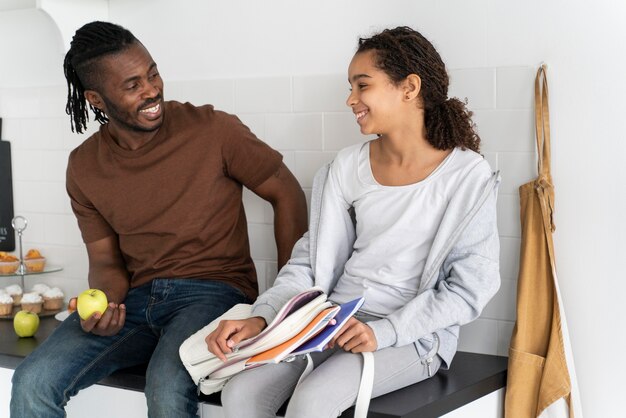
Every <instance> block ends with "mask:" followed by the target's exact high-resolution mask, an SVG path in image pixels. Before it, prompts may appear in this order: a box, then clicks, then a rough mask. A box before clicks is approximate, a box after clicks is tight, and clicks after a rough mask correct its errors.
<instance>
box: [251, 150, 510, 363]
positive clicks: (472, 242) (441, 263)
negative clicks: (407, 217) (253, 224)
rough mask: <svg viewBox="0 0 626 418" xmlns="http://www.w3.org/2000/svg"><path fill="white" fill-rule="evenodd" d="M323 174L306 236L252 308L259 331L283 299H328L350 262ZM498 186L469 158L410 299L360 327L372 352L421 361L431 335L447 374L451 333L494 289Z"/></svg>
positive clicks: (351, 237) (342, 215) (348, 221)
mask: <svg viewBox="0 0 626 418" xmlns="http://www.w3.org/2000/svg"><path fill="white" fill-rule="evenodd" d="M463 152H472V151H463ZM477 157H478V156H477ZM330 170H333V166H332V163H330V164H327V165H325V166H324V167H322V168H321V169H320V170H319V171H318V172H317V174H316V175H315V178H314V181H313V191H312V195H311V217H310V218H311V219H310V222H309V231H308V232H307V233H305V234H304V236H303V237H302V238H301V239H300V240H298V242H297V243H296V244H295V246H294V249H293V251H292V254H291V259H290V260H289V262H288V263H287V264H286V265H285V266H284V267H283V268H282V269H281V270H280V272H279V274H278V277H277V278H276V281H275V282H274V285H273V286H272V287H271V288H270V289H268V290H267V291H265V292H264V293H263V294H261V295H260V296H259V297H258V299H257V300H256V302H255V303H254V305H253V308H252V315H253V316H261V317H263V318H264V319H265V320H266V321H267V323H270V322H271V320H272V319H273V318H274V316H275V315H276V313H277V312H278V310H279V309H280V308H281V307H282V306H283V305H284V304H285V303H286V302H287V301H288V300H289V298H291V297H292V296H294V295H296V294H297V293H299V292H301V291H303V290H306V289H308V288H310V287H312V286H319V287H321V288H322V289H323V290H324V292H326V293H327V294H331V292H332V289H333V288H334V287H335V285H336V284H337V281H338V280H339V278H340V277H341V275H342V273H343V269H344V265H345V263H346V261H347V260H348V259H349V258H350V255H351V253H352V249H353V244H354V241H355V238H356V234H355V226H354V223H353V219H352V217H351V215H350V212H349V211H347V210H345V207H344V206H342V205H341V203H340V199H339V198H338V197H337V196H338V193H339V192H338V188H337V185H336V184H334V182H333V181H332V176H328V173H329V171H330ZM499 182H500V176H499V174H498V173H492V172H491V169H490V168H489V164H488V163H487V162H486V161H485V160H484V159H482V158H475V160H474V161H473V162H472V164H470V165H469V166H468V168H467V175H466V176H465V177H464V180H463V181H462V182H461V183H460V184H459V186H458V189H457V190H456V192H455V193H454V196H453V197H452V198H451V199H450V202H449V204H448V207H447V209H446V211H445V214H444V216H443V219H442V221H441V224H440V226H439V229H438V230H437V233H436V235H435V238H434V240H433V244H432V247H431V249H430V252H429V255H428V257H427V260H426V264H425V267H424V272H423V274H422V277H421V279H420V284H419V289H418V292H417V295H416V296H415V298H413V299H412V300H411V301H410V302H409V303H407V304H406V305H405V306H403V307H402V308H400V309H398V310H397V311H395V312H393V313H391V314H390V315H388V316H387V317H385V318H381V319H379V320H374V321H371V322H368V323H367V324H368V325H369V326H370V327H371V328H372V330H373V331H374V335H375V336H376V341H377V344H378V347H377V349H378V350H380V349H382V348H385V347H389V346H396V347H399V346H403V345H406V344H411V343H415V345H416V347H417V350H418V352H419V354H420V355H426V354H427V353H428V352H429V351H430V350H432V348H433V344H434V341H435V338H434V336H433V334H434V333H436V334H437V337H438V340H439V347H438V350H437V352H438V354H439V355H440V356H441V358H442V359H443V360H444V362H445V365H444V366H443V367H444V368H448V367H449V366H450V363H451V362H452V358H453V357H454V354H455V353H456V349H457V341H458V336H459V327H460V326H461V325H463V324H466V323H468V322H471V321H472V320H474V319H476V318H477V317H478V316H479V315H480V313H481V311H482V309H483V308H484V307H485V305H486V304H487V302H488V301H489V300H490V299H491V298H492V297H493V296H494V295H495V293H496V292H497V291H498V288H499V286H500V271H499V249H500V244H499V239H498V230H497V222H496V198H497V190H498V185H499Z"/></svg>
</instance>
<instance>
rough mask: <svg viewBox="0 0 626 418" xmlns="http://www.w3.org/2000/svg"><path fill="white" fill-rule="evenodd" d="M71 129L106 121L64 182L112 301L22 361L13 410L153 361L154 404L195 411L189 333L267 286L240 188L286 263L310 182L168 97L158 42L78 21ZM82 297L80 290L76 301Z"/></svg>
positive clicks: (301, 228) (101, 285)
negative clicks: (185, 359) (252, 198)
mask: <svg viewBox="0 0 626 418" xmlns="http://www.w3.org/2000/svg"><path fill="white" fill-rule="evenodd" d="M64 70H65V76H66V78H67V82H68V90H69V94H68V103H67V108H66V110H67V112H68V114H70V116H71V122H72V130H74V129H76V130H77V131H78V132H81V133H82V131H83V130H84V129H85V128H86V121H87V118H88V108H87V104H89V107H90V108H91V109H92V111H94V113H95V118H96V120H98V121H99V122H100V123H101V124H102V126H101V127H100V130H99V132H97V133H95V134H94V135H92V136H91V137H90V138H88V139H87V140H86V141H85V142H84V143H83V144H81V145H80V146H79V147H78V148H76V149H75V150H74V151H72V153H71V155H70V158H69V162H68V168H67V190H68V193H69V195H70V198H71V203H72V208H73V210H74V213H75V214H76V217H77V219H78V224H79V227H80V229H81V233H82V236H83V239H84V241H85V243H86V246H87V253H88V257H89V286H90V287H91V288H98V289H101V290H103V291H104V292H105V293H106V295H107V297H108V300H109V302H110V303H109V306H108V308H107V309H106V311H105V312H103V313H95V314H93V315H92V316H91V317H90V318H88V319H86V320H81V319H80V318H79V317H78V315H77V314H76V313H74V314H72V315H71V316H70V317H69V318H68V319H67V320H66V321H64V322H63V323H62V324H61V325H60V326H59V327H58V328H57V330H56V331H55V333H54V334H53V335H52V336H51V337H50V338H48V340H46V341H45V342H44V343H43V344H42V345H41V347H39V348H38V349H37V350H36V351H35V352H33V353H32V354H31V355H30V356H29V357H27V358H26V359H25V360H24V362H22V364H21V365H20V366H19V367H18V368H17V369H16V371H15V374H14V377H13V391H12V399H11V415H12V416H15V417H16V418H17V417H20V418H24V417H42V416H45V417H56V416H59V417H62V416H64V410H63V408H64V405H65V404H66V403H67V401H68V400H69V398H70V397H71V396H73V395H75V394H76V393H77V392H78V391H79V390H81V389H83V388H85V387H87V386H90V385H92V384H94V383H96V382H98V381H99V380H100V379H102V378H104V377H105V376H108V375H109V374H111V373H112V372H114V371H115V370H117V369H120V368H124V367H129V366H132V365H136V364H142V363H148V364H149V365H148V369H147V373H146V388H145V394H146V397H147V403H148V412H149V415H150V416H151V417H184V416H196V413H197V396H196V386H195V385H196V383H197V382H193V381H192V380H191V378H190V377H189V375H188V374H187V372H186V370H185V368H184V367H183V365H182V363H181V361H180V358H179V356H178V348H179V346H180V344H181V343H182V342H183V341H184V340H185V339H186V338H187V337H189V336H190V335H191V334H193V333H194V332H195V331H197V330H198V329H200V328H202V327H203V326H204V325H206V324H207V323H209V322H210V321H211V320H213V319H214V318H216V317H217V316H219V315H221V314H222V313H223V312H224V311H226V310H227V309H229V308H230V307H231V306H233V305H234V304H236V303H242V302H249V301H252V300H253V299H254V298H255V297H256V296H257V292H258V290H257V284H256V274H255V271H254V265H253V262H252V259H251V258H250V253H249V243H248V235H247V226H246V218H245V214H244V208H243V205H242V201H241V193H242V187H243V186H246V187H248V188H249V189H251V190H252V191H253V192H254V193H256V194H257V195H259V196H261V197H262V198H263V199H265V200H267V201H269V202H270V203H271V204H272V205H273V207H274V214H275V218H274V219H275V236H276V243H277V247H278V265H279V268H280V267H281V266H282V265H283V264H284V263H286V261H287V260H288V259H289V255H290V252H291V248H292V246H293V244H294V243H295V241H296V240H297V239H298V238H299V237H300V236H301V235H302V234H303V233H304V232H305V230H306V217H307V215H306V203H305V199H304V194H303V192H302V189H301V188H300V186H299V185H298V182H297V181H296V180H295V178H294V177H293V175H292V174H291V173H290V172H289V170H288V169H287V168H286V167H285V166H284V164H283V163H282V158H281V156H280V154H279V153H278V152H276V151H274V150H272V149H271V148H270V147H268V146H267V145H265V144H264V143H262V142H261V141H260V140H258V139H257V138H256V137H255V136H254V134H252V133H251V132H250V130H249V129H248V128H247V127H246V126H244V125H243V124H242V123H241V122H240V121H239V119H237V118H236V117H234V116H231V115H228V114H226V113H223V112H218V111H216V110H214V109H213V107H212V106H202V107H195V106H193V105H191V104H189V103H186V104H182V103H178V102H166V101H164V100H163V81H162V80H161V77H160V75H159V72H158V69H157V65H156V64H155V62H154V61H153V59H152V57H151V56H150V54H149V52H148V51H147V50H146V48H145V47H144V46H143V44H141V42H139V41H138V40H137V39H136V38H135V37H134V36H133V35H132V33H130V32H129V31H128V30H126V29H124V28H122V27H120V26H117V25H114V24H110V23H104V22H93V23H89V24H87V25H85V26H83V27H82V28H80V29H79V30H78V31H77V32H76V34H75V36H74V38H73V41H72V44H71V48H70V50H69V51H68V53H67V55H66V57H65V62H64ZM71 303H72V304H74V303H75V302H74V301H72V302H71Z"/></svg>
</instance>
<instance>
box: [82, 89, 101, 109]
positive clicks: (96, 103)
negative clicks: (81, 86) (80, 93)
mask: <svg viewBox="0 0 626 418" xmlns="http://www.w3.org/2000/svg"><path fill="white" fill-rule="evenodd" d="M84 95H85V99H87V101H88V102H89V104H90V105H92V106H93V107H95V108H96V109H100V110H102V111H103V112H104V100H102V96H100V93H98V92H97V91H95V90H85V93H84Z"/></svg>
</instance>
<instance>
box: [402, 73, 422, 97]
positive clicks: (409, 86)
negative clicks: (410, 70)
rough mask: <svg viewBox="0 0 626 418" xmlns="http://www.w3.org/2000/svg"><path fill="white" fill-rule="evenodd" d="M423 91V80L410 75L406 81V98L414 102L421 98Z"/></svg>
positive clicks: (415, 75)
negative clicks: (418, 97)
mask: <svg viewBox="0 0 626 418" xmlns="http://www.w3.org/2000/svg"><path fill="white" fill-rule="evenodd" d="M421 89H422V79H421V78H420V76H418V75H417V74H409V75H408V76H407V77H406V78H405V79H404V98H405V100H409V101H410V100H413V99H415V98H416V97H417V96H419V94H420V91H421Z"/></svg>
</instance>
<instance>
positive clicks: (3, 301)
mask: <svg viewBox="0 0 626 418" xmlns="http://www.w3.org/2000/svg"><path fill="white" fill-rule="evenodd" d="M12 312H13V298H12V297H11V296H9V294H8V293H7V292H0V316H7V315H11V313H12Z"/></svg>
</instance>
